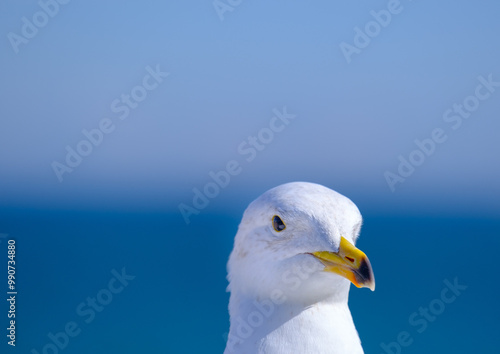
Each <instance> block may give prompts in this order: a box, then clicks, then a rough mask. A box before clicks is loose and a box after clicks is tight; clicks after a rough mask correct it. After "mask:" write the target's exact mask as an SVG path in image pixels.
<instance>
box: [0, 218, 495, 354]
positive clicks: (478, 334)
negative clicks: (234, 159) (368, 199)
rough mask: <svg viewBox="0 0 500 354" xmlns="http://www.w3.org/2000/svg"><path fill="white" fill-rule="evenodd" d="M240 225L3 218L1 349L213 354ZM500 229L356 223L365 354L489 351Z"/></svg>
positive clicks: (469, 222)
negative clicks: (11, 307)
mask: <svg viewBox="0 0 500 354" xmlns="http://www.w3.org/2000/svg"><path fill="white" fill-rule="evenodd" d="M238 223H239V216H237V215H236V214H220V215H215V214H212V215H210V214H208V213H207V214H205V215H200V216H199V217H198V218H197V219H196V221H195V222H193V223H192V224H191V225H189V226H187V225H185V224H184V222H183V220H182V218H181V217H180V216H179V215H178V214H175V213H174V214H169V213H143V214H140V213H116V212H97V211H95V212H88V211H60V210H59V211H58V210H54V211H50V210H43V211H40V210H33V211H26V210H13V209H12V210H10V209H4V210H2V211H1V219H0V233H2V235H0V262H1V263H2V264H4V266H1V267H0V269H3V271H2V272H3V273H4V274H3V275H2V274H0V279H2V280H1V281H2V283H3V284H4V285H2V286H1V289H2V298H3V297H7V295H6V285H7V272H6V266H5V264H6V262H7V240H8V239H15V240H16V262H17V263H16V287H17V291H18V294H17V297H16V347H15V348H11V346H9V345H7V338H6V335H7V330H6V328H7V327H8V319H7V311H8V303H7V301H5V300H4V301H2V305H1V306H0V311H1V312H0V323H1V326H0V327H1V328H3V329H2V331H3V332H4V333H3V334H2V335H1V336H0V338H2V343H0V348H2V349H1V352H2V353H17V352H19V353H94V354H99V353H189V354H191V353H207V354H208V353H222V351H223V349H224V346H225V341H224V334H225V333H226V332H227V331H228V326H229V317H228V313H227V303H228V299H229V295H228V293H226V291H225V289H226V286H227V281H226V279H225V276H226V269H225V267H226V261H227V258H228V255H229V253H230V251H231V248H232V241H233V237H234V234H235V232H236V229H237V226H238ZM499 234H500V220H499V219H464V218H450V217H447V218H439V217H433V218H428V217H416V216H412V217H407V218H404V217H390V216H370V215H364V226H363V229H362V232H361V238H360V240H359V242H358V246H359V247H360V248H361V249H362V250H363V251H365V252H366V253H367V255H368V256H369V258H370V260H371V263H372V265H373V268H374V271H375V277H376V283H377V284H376V291H375V292H371V291H369V290H368V289H357V288H355V287H354V286H352V287H351V293H350V307H351V311H352V314H353V317H354V321H355V324H356V327H357V329H358V332H359V334H360V337H361V339H362V343H363V347H364V349H365V352H366V353H440V352H448V353H498V350H499V345H498V339H497V335H498V332H499V330H500V325H499V323H500V321H499V320H500V306H499V305H498V304H499V301H498V300H499V298H500V285H499V281H498V252H499V246H500V239H499ZM117 274H118V276H117ZM113 279H117V280H113ZM454 283H455V285H453V284H454ZM447 284H448V285H447ZM450 284H451V286H452V287H453V288H454V289H453V290H445V289H446V288H450ZM456 284H458V287H457V286H456ZM453 292H455V293H453ZM443 294H444V295H443ZM443 296H444V298H443Z"/></svg>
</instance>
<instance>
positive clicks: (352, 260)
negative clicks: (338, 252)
mask: <svg viewBox="0 0 500 354" xmlns="http://www.w3.org/2000/svg"><path fill="white" fill-rule="evenodd" d="M345 259H347V260H349V261H351V263H354V258H351V257H347V256H345Z"/></svg>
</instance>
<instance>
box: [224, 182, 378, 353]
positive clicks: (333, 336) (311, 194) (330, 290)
mask: <svg viewBox="0 0 500 354" xmlns="http://www.w3.org/2000/svg"><path fill="white" fill-rule="evenodd" d="M361 224H362V218H361V214H360V212H359V210H358V208H357V207H356V205H355V204H354V203H353V202H352V201H351V200H350V199H348V198H347V197H345V196H343V195H341V194H339V193H337V192H335V191H333V190H331V189H329V188H326V187H324V186H321V185H319V184H314V183H307V182H292V183H287V184H283V185H280V186H278V187H275V188H273V189H270V190H269V191H267V192H265V193H264V194H262V195H261V196H260V197H259V198H257V199H256V200H254V201H253V202H252V203H251V204H250V205H249V206H248V208H247V209H246V210H245V213H244V215H243V218H242V220H241V223H240V225H239V227H238V231H237V234H236V236H235V239H234V247H233V250H232V252H231V255H230V257H229V261H228V264H227V269H228V281H229V286H228V291H229V292H230V293H231V294H230V299H229V315H230V329H229V334H228V337H227V344H226V349H225V351H224V354H232V353H238V354H254V353H259V354H290V353H304V354H306V353H307V354H309V353H314V354H323V353H324V354H326V353H328V354H337V353H343V354H357V353H363V349H362V347H361V342H360V339H359V336H358V333H357V331H356V328H355V326H354V322H353V320H352V316H351V312H350V311H349V307H348V305H347V300H348V296H349V287H350V284H351V283H353V284H354V285H355V286H357V287H358V288H361V287H367V288H369V289H371V290H372V291H373V290H375V278H374V275H373V271H372V267H371V265H370V261H369V260H368V257H367V256H366V255H365V254H364V253H363V252H362V251H361V250H359V249H357V248H356V247H355V246H354V244H355V243H356V240H357V238H358V236H359V232H360V229H361Z"/></svg>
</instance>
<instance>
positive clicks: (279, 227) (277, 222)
mask: <svg viewBox="0 0 500 354" xmlns="http://www.w3.org/2000/svg"><path fill="white" fill-rule="evenodd" d="M273 227H274V229H275V230H276V231H278V232H280V231H283V230H284V229H286V225H285V223H284V222H283V220H281V218H280V217H279V216H278V215H274V216H273Z"/></svg>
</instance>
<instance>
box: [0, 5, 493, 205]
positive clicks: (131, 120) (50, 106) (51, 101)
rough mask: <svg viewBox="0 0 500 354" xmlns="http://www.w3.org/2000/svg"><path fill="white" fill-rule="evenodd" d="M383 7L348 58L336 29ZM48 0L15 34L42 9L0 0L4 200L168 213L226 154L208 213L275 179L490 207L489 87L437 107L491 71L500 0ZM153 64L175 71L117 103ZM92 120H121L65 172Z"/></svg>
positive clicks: (384, 201) (378, 201) (364, 200)
mask: <svg viewBox="0 0 500 354" xmlns="http://www.w3.org/2000/svg"><path fill="white" fill-rule="evenodd" d="M42 3H45V2H43V1H42ZM47 3H51V2H47ZM388 4H392V5H388ZM388 6H396V7H397V8H398V12H397V13H393V14H392V15H391V19H390V21H389V23H388V24H386V26H385V27H383V26H380V25H379V31H378V32H379V33H378V34H376V35H374V36H373V37H372V38H370V41H369V43H368V45H367V46H366V47H364V48H359V53H357V54H353V55H352V56H351V57H350V62H348V61H347V60H346V57H345V56H344V55H343V54H342V51H341V49H340V45H341V43H343V42H344V43H348V44H350V45H354V37H355V33H356V31H355V28H356V27H358V28H360V30H361V31H363V32H366V26H367V24H369V23H370V21H374V17H373V15H372V13H371V12H372V11H375V12H376V13H381V12H380V11H387V8H388ZM51 9H52V10H51V11H53V17H48V16H46V18H47V19H48V20H47V24H46V25H45V26H44V27H42V28H39V29H38V32H37V33H36V34H35V35H34V36H33V37H32V38H29V39H26V43H21V44H18V45H12V43H11V39H9V38H11V37H12V34H11V33H15V34H16V35H18V36H22V35H23V32H22V26H23V23H24V22H23V17H26V18H27V19H28V20H29V21H30V22H31V23H32V22H33V21H36V19H33V17H34V16H35V17H36V16H39V18H38V21H43V20H44V18H43V15H36V14H37V12H38V11H40V10H41V5H40V4H39V3H37V2H36V1H29V2H23V3H16V2H5V3H3V4H1V5H0V10H1V11H0V13H1V15H0V17H1V21H0V22H1V24H0V34H2V38H3V39H2V41H0V61H1V67H2V68H3V70H2V80H1V83H0V93H1V96H2V105H1V106H0V117H1V121H0V144H1V145H0V146H1V149H0V196H1V197H0V204H1V205H2V206H4V207H11V206H13V207H37V208H40V207H41V208H49V207H58V208H128V209H132V210H135V209H138V210H139V209H159V210H164V211H167V210H169V211H174V212H175V211H176V210H177V207H178V205H179V203H189V202H190V201H191V200H192V197H193V191H192V189H193V188H199V189H203V187H204V186H205V185H206V184H207V183H208V182H210V177H209V172H210V171H219V170H222V169H224V168H225V166H226V164H227V163H228V161H231V160H236V161H238V162H239V163H240V165H241V168H242V172H241V173H240V174H238V175H237V176H233V178H232V179H231V181H230V183H229V184H228V186H227V187H225V188H224V189H223V190H222V191H220V194H219V195H218V196H217V198H214V200H213V201H212V203H211V205H210V206H209V209H211V211H212V212H216V211H218V210H224V209H225V208H227V205H231V204H233V205H234V203H236V204H237V206H238V208H239V210H242V209H243V208H244V207H245V205H246V204H248V201H250V200H251V199H253V198H254V197H256V196H257V195H258V194H260V193H262V192H263V191H264V190H266V189H268V188H271V187H273V186H275V185H277V184H280V183H284V182H288V181H294V180H306V181H313V182H319V183H322V184H325V185H327V186H328V187H330V188H333V189H336V190H338V191H340V192H341V193H343V194H346V195H348V196H350V197H351V198H352V199H353V200H354V201H355V202H356V203H357V204H360V205H361V210H362V211H363V209H365V210H371V211H392V212H394V211H397V212H403V213H412V212H415V211H418V212H425V213H456V212H461V213H462V212H463V213H467V212H471V211H472V212H475V213H483V212H485V213H487V214H491V215H497V212H496V211H495V210H498V207H499V206H500V205H499V202H498V201H499V200H500V198H499V197H500V188H499V184H498V180H500V169H499V167H498V166H499V163H498V156H497V155H498V151H499V147H500V146H499V144H500V143H499V140H498V138H497V136H498V131H499V130H500V122H499V119H498V117H499V112H500V88H497V89H496V90H497V91H494V92H489V93H490V95H489V97H488V98H486V99H484V100H477V102H478V105H477V107H476V106H474V103H475V102H474V100H473V99H469V101H468V104H469V107H471V105H473V108H474V110H473V111H471V112H468V113H470V115H469V116H468V118H463V119H461V120H463V122H462V125H461V126H460V127H459V128H458V129H453V128H452V126H453V125H454V124H452V123H451V122H446V121H444V120H443V114H444V113H445V112H446V111H447V110H448V109H453V107H454V104H464V100H466V99H467V97H469V96H471V95H472V96H474V95H475V90H476V88H477V86H478V85H479V84H480V83H481V81H480V79H478V78H479V77H483V78H485V79H487V78H488V75H491V77H492V80H493V81H500V66H499V63H500V47H499V45H498V38H497V37H498V33H500V23H499V22H498V13H499V11H498V10H499V5H498V3H497V2H495V1H483V2H480V3H472V2H468V1H440V2H430V1H401V2H400V3H399V5H395V3H394V2H390V1H375V2H370V3H367V4H362V3H351V2H348V1H342V2H330V1H316V2H314V3H307V2H289V1H288V2H287V1H273V2H265V1H242V2H241V3H240V5H238V6H236V7H234V8H233V11H228V12H225V13H224V14H223V18H224V20H223V21H221V19H220V17H219V16H218V14H217V12H216V11H215V9H214V7H213V4H212V2H211V1H196V2H185V1H170V2H168V3H166V2H149V3H146V4H144V3H139V2H135V3H127V4H123V3H121V2H106V3H101V2H97V1H86V2H77V1H72V2H69V3H68V4H64V5H63V4H60V5H59V8H58V9H57V10H55V7H54V6H53V5H52V8H51ZM384 13H385V14H386V13H387V12H382V14H384ZM40 16H41V17H40ZM381 16H383V15H381ZM368 26H370V25H368ZM372 26H375V27H373V28H375V29H376V25H373V24H372ZM9 36H10V37H9ZM16 50H17V53H16ZM147 67H150V68H157V67H158V68H160V70H161V71H162V72H168V73H169V76H168V77H165V78H164V79H163V81H162V82H161V83H159V85H158V86H157V87H156V88H154V89H152V90H150V91H144V90H143V91H141V90H140V89H136V91H135V93H136V95H137V94H140V93H141V92H146V94H147V96H146V97H145V98H144V100H142V101H140V102H138V103H137V107H135V108H131V109H130V113H129V114H128V116H127V117H126V118H125V119H123V120H120V119H119V114H117V113H116V112H113V111H112V109H111V104H112V102H114V101H115V100H116V99H118V100H121V99H122V97H123V96H122V95H130V94H131V92H132V91H133V90H134V88H136V87H137V86H141V85H142V84H143V80H144V78H145V76H146V75H147V74H148V70H147V69H146V68H147ZM151 82H152V81H151ZM485 90H486V91H485ZM493 90H494V89H493ZM480 92H481V93H482V94H483V95H484V94H486V93H488V91H487V88H483V89H481V91H480ZM122 104H123V103H122ZM283 107H286V109H287V111H288V112H289V113H290V114H293V115H296V117H295V118H294V119H293V120H292V121H291V122H290V124H289V125H287V126H286V128H285V129H284V130H283V131H280V132H279V133H276V134H275V135H274V137H273V138H272V139H271V141H270V142H269V143H268V144H264V145H265V149H263V150H262V151H258V154H257V155H256V157H255V159H254V160H252V161H251V162H248V161H246V159H245V157H246V156H244V155H242V154H240V153H238V146H240V144H242V143H244V142H245V141H248V138H249V137H251V136H256V135H257V136H258V133H259V132H261V130H262V129H266V128H268V127H269V124H270V120H271V119H272V117H273V115H274V113H273V109H278V110H282V109H283ZM103 119H110V120H111V121H112V122H113V125H114V127H115V128H114V130H113V131H112V132H110V133H109V134H104V135H103V140H102V142H101V143H100V144H99V145H98V146H94V147H93V148H92V152H91V153H90V154H89V155H88V156H84V157H82V161H81V163H80V164H79V165H78V166H76V167H75V168H74V169H73V171H72V172H70V173H64V174H63V180H62V182H60V181H59V179H58V177H57V175H56V173H55V172H54V169H53V163H54V161H57V162H58V163H61V164H64V163H65V158H66V154H67V150H66V146H69V147H71V148H73V149H76V147H77V145H78V143H79V142H81V141H82V140H85V136H84V135H83V133H82V130H83V129H86V130H91V129H95V128H97V127H99V124H100V122H101V121H102V120H103ZM435 129H442V130H443V132H444V134H445V135H446V136H447V139H446V141H445V142H443V143H436V147H435V151H434V152H433V153H432V154H431V155H430V156H425V157H424V159H425V160H424V161H423V162H422V163H421V164H420V165H419V166H417V167H416V168H415V171H414V172H413V173H412V174H411V175H410V176H408V177H405V178H404V180H405V181H404V183H397V184H395V185H394V191H392V190H391V188H390V186H389V185H388V183H387V181H386V177H385V176H384V174H385V173H386V172H387V171H389V172H391V173H394V174H397V170H398V166H399V164H400V160H399V156H400V155H401V156H403V158H405V159H408V158H409V156H410V154H411V153H412V152H413V151H414V150H415V149H417V146H416V144H415V142H414V141H415V140H416V139H418V140H420V141H422V140H424V139H428V138H430V137H431V134H432V133H431V132H432V131H433V130H435ZM416 154H417V155H418V153H416ZM417 155H414V158H417V159H418V157H419V156H417ZM215 199H216V200H215ZM209 209H207V210H209Z"/></svg>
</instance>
